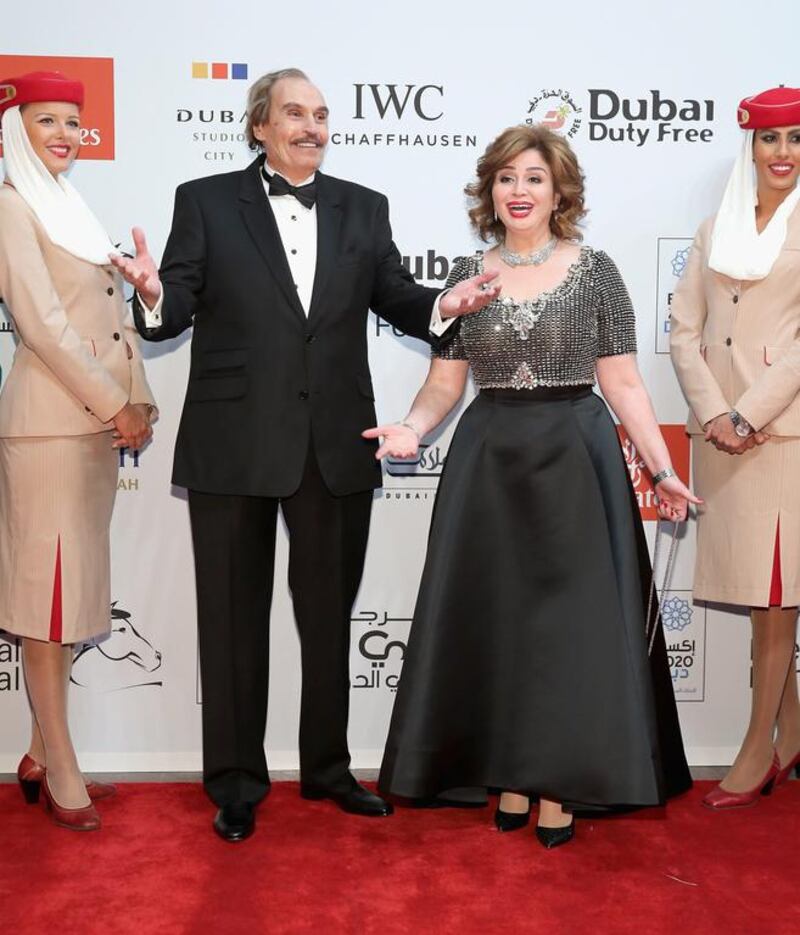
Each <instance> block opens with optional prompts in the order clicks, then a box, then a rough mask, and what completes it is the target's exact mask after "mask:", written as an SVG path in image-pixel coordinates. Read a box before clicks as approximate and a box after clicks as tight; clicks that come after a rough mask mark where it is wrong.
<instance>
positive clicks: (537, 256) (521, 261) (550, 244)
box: [500, 237, 558, 266]
mask: <svg viewBox="0 0 800 935" xmlns="http://www.w3.org/2000/svg"><path fill="white" fill-rule="evenodd" d="M557 244H558V238H557V237H551V238H550V240H548V241H547V243H546V244H545V245H544V246H543V247H542V248H541V249H540V250H535V251H534V252H533V253H514V252H513V251H512V250H509V249H508V247H506V245H505V244H500V259H501V260H502V261H503V262H504V263H506V264H508V266H541V265H542V263H545V262H546V261H547V260H549V259H550V257H551V256H552V255H553V251H554V250H555V249H556V246H557Z"/></svg>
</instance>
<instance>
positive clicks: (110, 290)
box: [106, 286, 114, 295]
mask: <svg viewBox="0 0 800 935" xmlns="http://www.w3.org/2000/svg"><path fill="white" fill-rule="evenodd" d="M106 292H107V293H108V294H109V295H114V287H113V286H109V287H108V289H106Z"/></svg>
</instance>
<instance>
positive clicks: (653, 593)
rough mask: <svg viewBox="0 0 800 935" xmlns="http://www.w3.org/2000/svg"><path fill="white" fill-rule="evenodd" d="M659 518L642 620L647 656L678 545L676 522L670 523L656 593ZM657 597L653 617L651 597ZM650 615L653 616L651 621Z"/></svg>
mask: <svg viewBox="0 0 800 935" xmlns="http://www.w3.org/2000/svg"><path fill="white" fill-rule="evenodd" d="M661 522H662V521H661V519H659V520H658V522H657V523H656V541H655V545H654V547H653V573H652V575H651V576H650V597H649V599H648V602H647V616H646V617H645V621H644V635H645V639H646V640H647V641H648V642H647V655H648V656H649V655H650V654H651V653H652V652H653V643H654V642H655V638H656V631H657V630H658V623H659V620H660V619H661V613H660V602H661V598H662V597H663V596H664V594H666V591H667V585H668V584H669V582H670V579H671V578H672V568H673V566H674V564H675V553H676V551H677V546H678V524H677V523H673V524H672V539H671V540H670V544H669V554H668V555H667V564H666V567H665V568H664V579H663V581H662V584H661V594H659V593H658V591H657V589H656V568H657V567H658V555H659V551H660V548H659V547H660V545H661V536H660V535H659V533H660V532H661ZM654 597H655V598H658V601H659V605H658V606H656V612H655V616H654V617H653V598H654ZM651 617H653V619H652V622H651V619H650V618H651Z"/></svg>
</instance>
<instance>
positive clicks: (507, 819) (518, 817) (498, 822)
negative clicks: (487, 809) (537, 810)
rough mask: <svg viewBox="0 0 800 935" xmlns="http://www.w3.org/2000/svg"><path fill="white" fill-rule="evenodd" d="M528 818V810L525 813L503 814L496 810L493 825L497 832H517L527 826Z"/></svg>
mask: <svg viewBox="0 0 800 935" xmlns="http://www.w3.org/2000/svg"><path fill="white" fill-rule="evenodd" d="M530 818H531V811H530V808H529V809H528V811H527V812H504V811H503V810H502V809H501V808H498V809H496V810H495V813H494V823H495V827H496V828H497V830H498V831H519V829H520V828H524V827H525V826H526V825H527V824H528V822H529V821H530Z"/></svg>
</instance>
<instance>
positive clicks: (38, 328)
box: [0, 185, 153, 438]
mask: <svg viewBox="0 0 800 935" xmlns="http://www.w3.org/2000/svg"><path fill="white" fill-rule="evenodd" d="M0 296H2V299H3V301H4V302H5V305H6V307H7V308H8V310H9V312H10V313H11V316H12V318H13V323H14V329H15V331H16V334H17V337H18V339H19V340H18V344H17V348H16V352H15V354H14V362H13V364H12V367H11V370H10V372H9V374H8V377H7V379H6V381H5V383H4V385H3V389H2V392H0V438H9V437H18V436H52V435H62V436H63V435H88V434H92V433H95V432H104V431H107V430H108V429H110V428H112V424H111V420H112V419H113V417H114V416H115V415H116V414H117V413H118V412H119V410H120V409H122V407H123V406H124V405H125V404H126V403H127V402H131V403H149V404H151V405H152V404H153V395H152V393H151V392H150V387H149V386H148V385H147V379H146V378H145V373H144V365H143V363H142V358H141V354H140V352H139V346H138V338H137V335H136V330H135V328H134V325H133V317H132V315H131V311H130V307H129V306H128V305H127V303H126V302H125V298H124V295H123V291H122V279H121V278H120V276H119V274H118V273H117V272H116V270H114V268H113V267H112V266H110V265H109V266H96V265H94V264H93V263H89V262H87V261H85V260H79V259H78V258H77V257H75V256H73V255H72V254H71V253H68V252H67V251H66V250H64V249H63V248H61V247H58V246H56V245H55V244H54V243H53V242H52V241H51V240H50V239H49V238H48V237H47V234H46V233H45V230H44V228H43V227H42V225H41V224H40V223H39V221H38V219H37V218H36V216H35V215H34V213H33V212H32V211H31V209H30V208H29V207H28V205H27V203H26V202H25V201H24V200H23V199H22V197H21V196H20V195H19V194H18V193H17V192H16V191H15V190H14V189H13V188H11V187H10V186H9V185H3V186H0Z"/></svg>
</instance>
